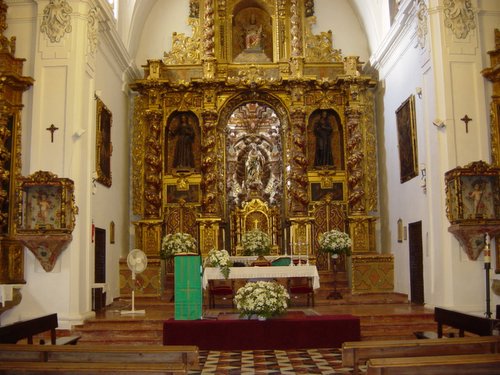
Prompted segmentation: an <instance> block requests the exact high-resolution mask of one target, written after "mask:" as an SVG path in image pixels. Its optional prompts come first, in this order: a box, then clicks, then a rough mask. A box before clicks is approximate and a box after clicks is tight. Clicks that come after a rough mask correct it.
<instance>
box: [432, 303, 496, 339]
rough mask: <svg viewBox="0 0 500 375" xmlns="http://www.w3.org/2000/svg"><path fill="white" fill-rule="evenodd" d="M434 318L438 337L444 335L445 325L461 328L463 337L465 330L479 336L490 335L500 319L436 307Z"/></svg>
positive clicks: (460, 334)
mask: <svg viewBox="0 0 500 375" xmlns="http://www.w3.org/2000/svg"><path fill="white" fill-rule="evenodd" d="M434 320H435V321H436V322H437V334H438V337H443V326H445V325H446V326H450V327H453V328H456V329H458V330H459V336H460V337H463V336H464V335H465V332H470V333H474V334H476V335H479V336H490V335H491V334H492V332H493V329H494V327H495V326H496V325H498V324H500V320H497V319H490V318H486V317H481V316H477V315H472V314H467V313H463V312H460V311H454V310H448V309H443V308H441V307H436V308H434Z"/></svg>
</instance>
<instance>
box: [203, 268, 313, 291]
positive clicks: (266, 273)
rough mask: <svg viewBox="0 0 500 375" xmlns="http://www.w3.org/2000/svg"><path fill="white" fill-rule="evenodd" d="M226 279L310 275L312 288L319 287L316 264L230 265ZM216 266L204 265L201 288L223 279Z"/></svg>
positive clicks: (281, 277) (283, 277)
mask: <svg viewBox="0 0 500 375" xmlns="http://www.w3.org/2000/svg"><path fill="white" fill-rule="evenodd" d="M230 269H231V271H230V272H229V277H228V279H286V278H289V277H311V278H312V279H313V289H318V288H319V273H318V269H317V268H316V266H306V265H303V266H268V267H231V268H230ZM223 279H224V276H223V275H222V273H221V272H220V269H219V268H218V267H205V268H204V270H203V284H202V285H203V289H206V288H207V286H208V281H209V280H223Z"/></svg>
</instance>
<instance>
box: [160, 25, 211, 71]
mask: <svg viewBox="0 0 500 375" xmlns="http://www.w3.org/2000/svg"><path fill="white" fill-rule="evenodd" d="M188 24H189V26H190V27H191V30H192V31H191V34H192V36H186V34H184V33H173V35H172V48H171V50H170V52H164V53H163V62H164V63H165V64H166V65H181V64H182V65H185V64H199V63H200V62H201V46H202V41H201V35H202V33H201V30H200V21H199V19H197V18H190V19H189V20H188Z"/></svg>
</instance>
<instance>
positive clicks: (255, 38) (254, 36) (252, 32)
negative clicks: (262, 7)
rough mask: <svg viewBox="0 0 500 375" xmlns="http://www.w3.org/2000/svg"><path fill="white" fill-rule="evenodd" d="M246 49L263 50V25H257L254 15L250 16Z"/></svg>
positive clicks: (246, 34) (246, 32)
mask: <svg viewBox="0 0 500 375" xmlns="http://www.w3.org/2000/svg"><path fill="white" fill-rule="evenodd" d="M245 48H246V49H262V25H258V24H257V20H256V18H255V14H253V13H252V14H251V15H250V22H249V24H248V26H247V27H246V28H245Z"/></svg>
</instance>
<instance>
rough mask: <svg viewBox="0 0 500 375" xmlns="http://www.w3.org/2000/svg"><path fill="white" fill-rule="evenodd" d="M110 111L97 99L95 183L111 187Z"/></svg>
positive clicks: (111, 147)
mask: <svg viewBox="0 0 500 375" xmlns="http://www.w3.org/2000/svg"><path fill="white" fill-rule="evenodd" d="M112 119H113V117H112V114H111V111H110V110H109V109H108V108H107V107H106V106H105V105H104V103H103V102H102V100H101V99H99V98H97V109H96V122H97V135H96V172H97V182H100V183H101V184H103V185H104V186H107V187H110V186H111V154H112V152H113V146H112V144H111V124H112Z"/></svg>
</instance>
